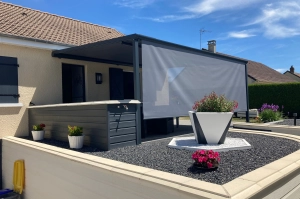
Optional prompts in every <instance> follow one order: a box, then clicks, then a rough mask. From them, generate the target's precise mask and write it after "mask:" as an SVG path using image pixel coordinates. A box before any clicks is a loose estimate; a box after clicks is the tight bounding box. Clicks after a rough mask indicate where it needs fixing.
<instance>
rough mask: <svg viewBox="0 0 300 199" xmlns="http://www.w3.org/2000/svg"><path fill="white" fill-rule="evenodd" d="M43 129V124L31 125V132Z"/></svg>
mask: <svg viewBox="0 0 300 199" xmlns="http://www.w3.org/2000/svg"><path fill="white" fill-rule="evenodd" d="M45 127H46V125H45V124H38V125H33V126H32V130H34V131H43V130H44V128H45Z"/></svg>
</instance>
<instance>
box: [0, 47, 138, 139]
mask: <svg viewBox="0 0 300 199" xmlns="http://www.w3.org/2000/svg"><path fill="white" fill-rule="evenodd" d="M51 52H52V51H51V50H45V49H38V48H31V47H22V46H16V45H9V44H3V43H0V56H9V57H17V58H18V63H19V69H18V80H19V94H20V98H19V102H20V103H23V107H0V138H2V137H4V136H26V135H28V133H29V130H30V129H29V128H28V114H27V111H26V108H27V107H28V106H29V103H30V102H33V103H34V104H36V105H45V104H57V103H62V63H70V64H78V65H83V66H84V68H85V86H86V101H101V100H109V67H114V68H122V69H124V70H126V71H132V69H133V68H132V67H125V66H124V67H122V66H116V65H109V64H101V63H94V62H85V61H77V60H68V59H58V58H53V57H52V56H51ZM96 72H97V73H102V75H103V83H102V84H96V83H95V73H96Z"/></svg>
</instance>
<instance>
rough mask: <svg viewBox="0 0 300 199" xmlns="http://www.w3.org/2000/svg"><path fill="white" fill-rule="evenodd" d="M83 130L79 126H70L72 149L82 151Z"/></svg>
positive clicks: (69, 135)
mask: <svg viewBox="0 0 300 199" xmlns="http://www.w3.org/2000/svg"><path fill="white" fill-rule="evenodd" d="M82 130H83V128H82V127H79V126H70V125H68V131H69V134H68V140H69V144H70V148H72V149H80V148H82V146H83V138H84V135H83V134H82V132H83V131H82Z"/></svg>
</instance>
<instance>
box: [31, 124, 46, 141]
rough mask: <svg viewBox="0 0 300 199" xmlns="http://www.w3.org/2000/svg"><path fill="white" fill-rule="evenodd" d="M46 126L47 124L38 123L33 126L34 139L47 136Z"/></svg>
mask: <svg viewBox="0 0 300 199" xmlns="http://www.w3.org/2000/svg"><path fill="white" fill-rule="evenodd" d="M45 127H46V125H45V124H37V125H33V126H32V131H31V133H32V137H33V140H42V139H44V136H45V131H44V128H45Z"/></svg>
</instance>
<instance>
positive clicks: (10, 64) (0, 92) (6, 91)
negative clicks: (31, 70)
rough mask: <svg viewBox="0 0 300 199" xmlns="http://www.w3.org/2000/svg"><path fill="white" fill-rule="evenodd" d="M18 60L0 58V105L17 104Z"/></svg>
mask: <svg viewBox="0 0 300 199" xmlns="http://www.w3.org/2000/svg"><path fill="white" fill-rule="evenodd" d="M18 66H19V65H18V59H17V58H14V57H3V56H0V103H18V102H19V92H18Z"/></svg>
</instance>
